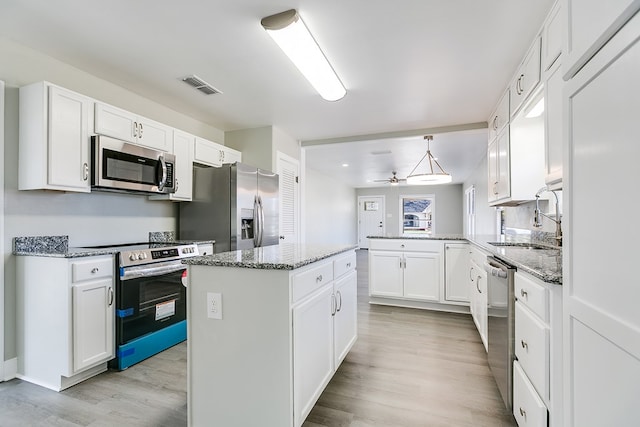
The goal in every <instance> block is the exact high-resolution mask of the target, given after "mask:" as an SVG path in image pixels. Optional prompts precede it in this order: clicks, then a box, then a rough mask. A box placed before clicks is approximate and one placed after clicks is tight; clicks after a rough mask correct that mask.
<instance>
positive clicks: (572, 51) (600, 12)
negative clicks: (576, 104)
mask: <svg viewBox="0 0 640 427" xmlns="http://www.w3.org/2000/svg"><path fill="white" fill-rule="evenodd" d="M563 1H564V4H563V6H564V8H565V10H566V13H565V15H564V16H566V21H565V22H566V28H567V34H566V37H565V44H566V45H565V52H566V54H567V57H566V58H565V60H564V61H563V66H562V71H563V75H564V78H565V80H566V79H569V78H571V77H573V76H574V75H575V74H576V73H577V72H578V71H579V70H580V69H581V68H582V67H583V66H584V64H585V63H586V62H587V61H589V59H590V58H591V57H592V56H593V55H594V54H595V53H596V52H598V51H599V50H600V48H602V46H604V44H605V43H606V42H607V41H608V40H609V39H610V38H611V37H612V36H613V35H614V34H615V33H616V32H617V31H618V30H619V29H620V28H621V27H622V26H623V25H624V24H625V23H626V22H627V21H628V20H629V19H630V18H631V17H632V16H633V15H634V14H635V13H636V12H637V11H638V10H639V9H640V0H606V1H602V0H563Z"/></svg>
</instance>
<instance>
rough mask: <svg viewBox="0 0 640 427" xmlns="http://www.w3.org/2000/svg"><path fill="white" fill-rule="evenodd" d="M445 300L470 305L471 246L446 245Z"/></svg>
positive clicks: (459, 244) (462, 244)
mask: <svg viewBox="0 0 640 427" xmlns="http://www.w3.org/2000/svg"><path fill="white" fill-rule="evenodd" d="M444 265H445V274H444V278H445V284H444V299H445V300H446V301H447V302H449V303H452V304H456V303H465V304H469V289H470V286H469V283H470V276H469V274H468V267H469V244H468V243H445V245H444Z"/></svg>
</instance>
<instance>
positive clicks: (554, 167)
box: [544, 60, 564, 190]
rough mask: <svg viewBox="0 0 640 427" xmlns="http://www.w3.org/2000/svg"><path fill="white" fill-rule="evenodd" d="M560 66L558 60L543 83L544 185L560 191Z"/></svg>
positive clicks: (561, 87)
mask: <svg viewBox="0 0 640 427" xmlns="http://www.w3.org/2000/svg"><path fill="white" fill-rule="evenodd" d="M563 87H564V80H563V79H562V64H561V62H560V60H558V62H556V63H554V65H553V67H551V69H550V70H549V72H548V73H547V74H546V75H545V82H544V103H545V108H544V134H545V135H544V143H545V184H546V185H547V186H548V187H549V188H551V189H553V190H560V189H562V157H563V156H562V132H563V127H562V126H563V124H562V118H563V114H562V89H563Z"/></svg>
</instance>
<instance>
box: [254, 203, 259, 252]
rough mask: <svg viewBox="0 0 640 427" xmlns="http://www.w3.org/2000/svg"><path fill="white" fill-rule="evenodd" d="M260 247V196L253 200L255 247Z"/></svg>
mask: <svg viewBox="0 0 640 427" xmlns="http://www.w3.org/2000/svg"><path fill="white" fill-rule="evenodd" d="M258 246H260V204H259V203H258V196H254V198H253V247H254V248H257V247H258Z"/></svg>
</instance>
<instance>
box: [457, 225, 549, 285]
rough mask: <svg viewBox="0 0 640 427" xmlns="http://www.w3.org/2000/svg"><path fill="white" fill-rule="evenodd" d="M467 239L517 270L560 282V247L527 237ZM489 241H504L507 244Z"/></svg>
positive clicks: (477, 237) (474, 237)
mask: <svg viewBox="0 0 640 427" xmlns="http://www.w3.org/2000/svg"><path fill="white" fill-rule="evenodd" d="M467 240H468V241H469V242H471V243H472V244H474V245H476V246H478V247H479V248H481V249H483V250H484V251H486V252H489V253H490V254H491V255H493V256H495V257H496V258H499V259H500V260H502V261H504V262H506V263H507V264H509V265H512V266H514V267H516V268H517V269H518V270H521V271H524V272H526V273H529V274H531V275H532V276H535V277H537V278H539V279H540V280H543V281H545V282H547V283H553V284H557V285H560V284H562V248H559V247H557V246H551V245H548V244H544V243H538V242H537V241H532V240H531V239H530V238H527V237H506V238H505V237H504V236H503V237H502V238H496V236H473V237H472V238H469V239H467ZM491 243H498V244H501V243H502V244H505V243H506V244H508V245H509V246H495V245H492V244H491ZM511 245H513V246H511ZM529 245H533V246H534V247H533V248H532V247H530V246H529Z"/></svg>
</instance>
